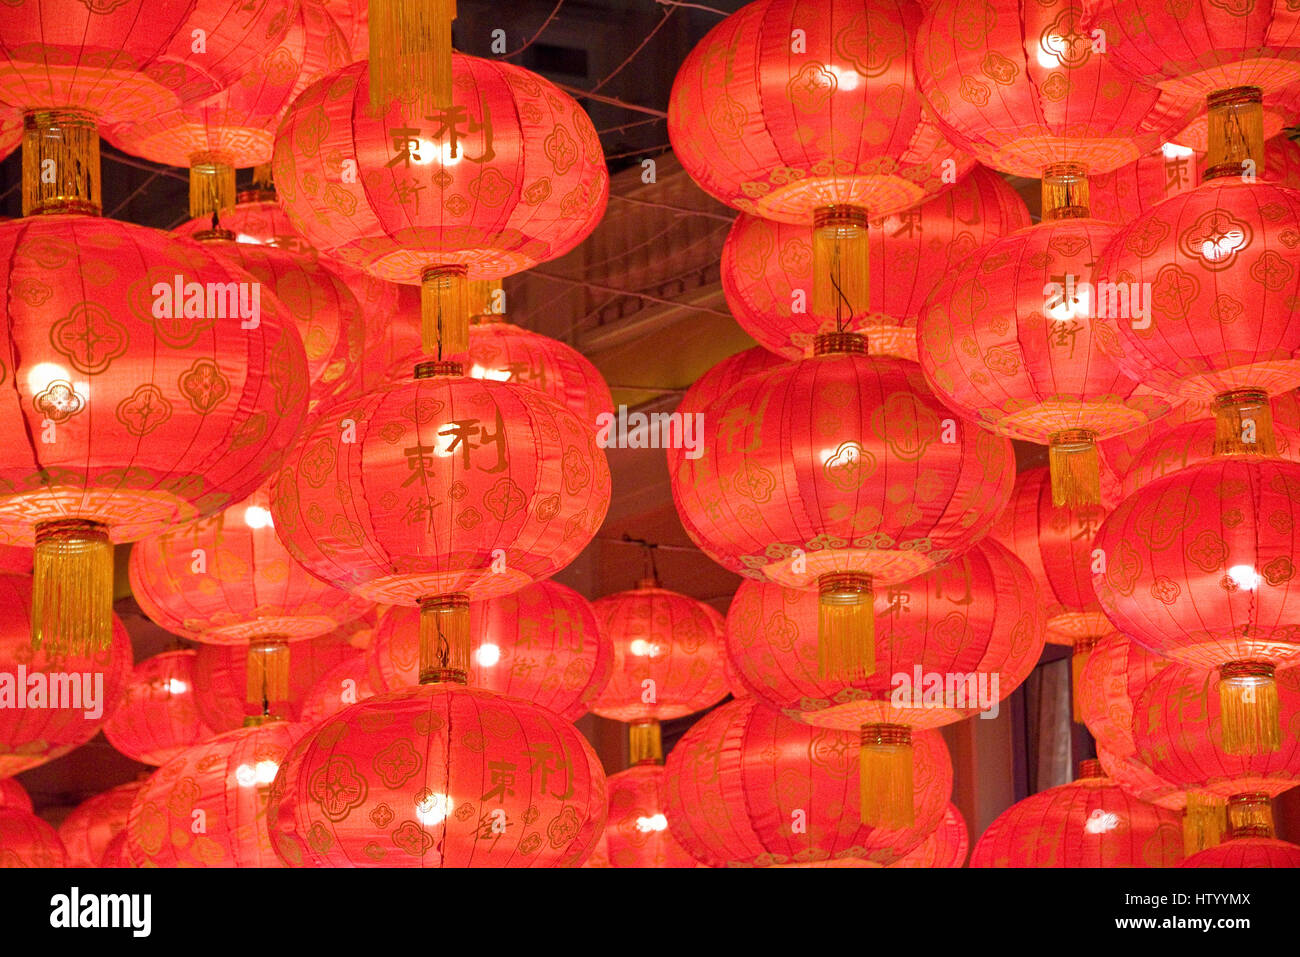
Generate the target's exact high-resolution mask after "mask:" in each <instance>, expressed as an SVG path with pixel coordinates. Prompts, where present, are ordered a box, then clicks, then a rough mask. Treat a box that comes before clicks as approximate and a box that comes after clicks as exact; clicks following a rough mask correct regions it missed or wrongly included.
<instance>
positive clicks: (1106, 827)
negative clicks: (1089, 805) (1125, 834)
mask: <svg viewBox="0 0 1300 957" xmlns="http://www.w3.org/2000/svg"><path fill="white" fill-rule="evenodd" d="M1117 827H1119V815H1118V814H1113V813H1111V812H1110V811H1103V810H1102V809H1101V808H1097V809H1095V810H1094V811H1093V812H1092V813H1091V814H1090V815H1088V820H1086V821H1084V823H1083V829H1084V830H1085V831H1087V832H1088V833H1089V834H1105V833H1106V832H1107V831H1113V830H1115V828H1117Z"/></svg>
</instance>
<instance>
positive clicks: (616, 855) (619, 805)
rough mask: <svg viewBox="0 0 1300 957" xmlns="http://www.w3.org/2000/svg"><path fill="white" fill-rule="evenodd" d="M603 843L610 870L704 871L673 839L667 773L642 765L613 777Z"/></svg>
mask: <svg viewBox="0 0 1300 957" xmlns="http://www.w3.org/2000/svg"><path fill="white" fill-rule="evenodd" d="M607 785H608V788H609V816H608V817H607V818H606V820H605V832H604V835H603V837H602V840H603V842H604V844H605V854H606V855H607V857H608V861H609V862H608V864H607V865H605V866H607V867H700V866H701V865H700V864H699V863H698V862H697V861H696V860H695V858H693V857H691V855H689V854H687V853H686V851H685V850H683V849H682V846H681V845H680V844H678V843H677V841H676V839H674V838H673V835H672V832H671V831H669V829H668V817H667V815H666V814H665V810H664V809H665V806H666V802H665V800H664V769H663V768H662V767H661V766H659V765H654V764H641V765H636V766H633V767H630V768H628V769H627V770H626V771H620V772H619V773H618V774H614V775H611V776H610V778H609V780H608V782H607Z"/></svg>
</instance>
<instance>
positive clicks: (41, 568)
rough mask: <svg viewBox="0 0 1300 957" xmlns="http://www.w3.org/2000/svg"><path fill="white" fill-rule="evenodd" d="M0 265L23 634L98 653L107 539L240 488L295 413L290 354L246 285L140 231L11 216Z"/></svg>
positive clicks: (293, 356) (209, 260)
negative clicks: (25, 600) (28, 595)
mask: <svg viewBox="0 0 1300 957" xmlns="http://www.w3.org/2000/svg"><path fill="white" fill-rule="evenodd" d="M0 257H3V262H4V271H3V275H0V286H2V287H3V289H4V290H5V299H4V302H5V306H6V315H5V322H6V323H7V328H8V329H9V335H10V338H11V340H12V342H13V346H14V350H15V351H14V355H15V356H16V357H19V361H17V363H16V367H15V368H10V369H9V373H8V374H9V376H10V377H11V378H10V380H9V381H10V382H11V383H12V386H13V388H11V389H10V390H8V391H7V392H6V395H7V397H8V398H7V400H6V403H7V404H6V405H5V406H4V407H3V408H2V409H0V443H3V444H4V445H5V447H7V448H11V449H14V450H15V454H14V455H11V456H10V457H9V458H8V459H7V460H6V461H5V462H4V467H3V468H0V538H3V539H4V540H5V541H7V542H8V543H10V544H23V545H29V546H30V545H31V544H32V543H33V542H35V543H36V556H35V559H36V561H35V568H36V571H35V594H36V599H37V601H36V615H35V620H34V622H33V627H34V630H33V637H34V639H35V640H38V641H51V642H56V643H57V644H59V645H61V646H66V647H72V648H85V647H89V646H95V645H98V646H101V647H102V646H103V645H104V644H106V643H107V641H108V634H109V620H110V615H111V611H112V573H113V562H112V547H111V546H112V543H113V542H122V541H133V540H135V539H139V538H143V537H145V536H146V535H150V534H153V533H155V532H157V531H159V530H161V529H163V528H165V527H167V526H168V525H171V524H174V523H176V522H179V521H188V520H191V519H194V518H198V517H199V516H201V515H206V514H209V513H211V512H214V511H216V510H218V509H221V508H224V507H225V506H226V505H228V504H230V503H231V502H235V501H239V500H240V499H241V498H243V497H244V496H245V495H247V494H248V493H249V492H251V491H253V489H255V488H256V487H257V485H258V484H259V483H260V482H261V480H262V479H263V478H264V477H265V476H266V475H267V473H268V472H269V471H270V470H271V469H272V468H274V467H275V465H276V464H277V462H278V460H279V457H280V454H281V452H282V450H283V449H284V448H285V446H286V445H287V444H288V443H289V442H290V441H291V440H292V438H293V436H294V435H295V433H296V432H297V430H298V427H299V424H300V423H301V420H302V416H303V414H304V411H305V403H306V394H305V393H306V382H305V378H306V377H305V371H306V366H305V360H304V358H303V349H302V343H301V342H300V341H299V339H298V335H297V333H296V332H295V331H294V330H293V328H292V327H291V325H290V322H289V319H288V317H287V315H286V313H285V311H284V309H283V308H282V307H281V306H280V305H279V303H278V302H276V301H275V300H274V298H273V297H271V296H260V295H259V294H258V292H257V284H256V283H255V282H254V281H253V280H252V279H251V277H249V276H248V274H247V273H243V272H241V271H239V270H237V269H233V268H231V267H230V266H228V265H226V264H223V263H222V262H220V261H219V260H218V259H217V258H216V257H215V256H213V255H212V254H211V253H210V252H209V251H207V250H205V249H204V248H203V247H201V246H199V245H197V244H194V243H190V242H186V241H183V240H177V239H176V238H175V237H174V236H170V235H168V234H167V233H163V232H159V231H157V230H152V229H145V228H143V227H140V226H131V225H128V224H127V223H120V222H115V221H112V220H104V219H98V218H95V217H90V216H72V215H69V216H60V215H46V216H39V217H32V218H27V219H20V220H13V221H10V222H5V223H0ZM70 274H75V275H78V276H80V277H81V281H80V282H78V283H75V284H72V283H68V282H67V276H68V275H70ZM232 288H234V289H235V290H236V291H233V292H232ZM218 300H219V301H218ZM187 303H188V304H189V305H188V306H187ZM189 306H195V307H197V308H196V309H190V308H189ZM228 306H229V307H231V311H229V312H227V311H225V310H226V309H227V307H228ZM241 307H247V309H242V308H241ZM210 309H211V311H209V310H210ZM196 311H197V312H198V313H199V315H195V312H196ZM245 312H247V314H248V317H249V318H248V319H247V320H243V319H240V318H238V317H239V316H240V315H243V314H244V313H245ZM222 316H225V317H226V318H222ZM244 326H247V327H248V328H243V327H244ZM38 435H39V436H42V437H43V439H44V441H41V442H34V441H32V437H33V436H38ZM19 449H22V450H26V451H25V452H24V453H23V454H18V453H17V450H19ZM37 449H39V452H38V451H36V450H37Z"/></svg>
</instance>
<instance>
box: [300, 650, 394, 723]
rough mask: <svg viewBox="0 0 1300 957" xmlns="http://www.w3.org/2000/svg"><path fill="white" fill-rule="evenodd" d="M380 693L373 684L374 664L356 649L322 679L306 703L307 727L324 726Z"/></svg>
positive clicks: (309, 693) (305, 716) (313, 686)
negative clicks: (323, 724) (325, 721)
mask: <svg viewBox="0 0 1300 957" xmlns="http://www.w3.org/2000/svg"><path fill="white" fill-rule="evenodd" d="M377 693H378V689H377V688H375V686H374V685H373V684H371V682H370V663H369V659H368V656H367V655H366V653H365V652H364V651H361V650H359V649H358V650H356V652H355V653H354V654H352V655H349V656H348V658H347V659H346V660H344V661H341V662H339V663H338V664H337V665H335V666H334V667H333V668H331V669H330V670H329V671H327V672H325V674H323V675H321V676H320V680H318V681H317V682H316V683H315V684H314V685H312V686H311V690H310V691H308V692H307V697H306V699H305V700H304V701H303V703H302V722H303V724H310V725H316V724H320V723H321V722H322V721H324V720H325V719H326V718H330V717H333V716H334V715H336V714H338V713H339V712H340V711H342V710H343V709H344V708H347V707H349V706H351V705H354V704H356V703H357V702H358V701H365V700H366V699H367V698H373V697H374V696H375V694H377Z"/></svg>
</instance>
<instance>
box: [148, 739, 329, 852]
mask: <svg viewBox="0 0 1300 957" xmlns="http://www.w3.org/2000/svg"><path fill="white" fill-rule="evenodd" d="M304 730H305V728H304V726H302V725H294V724H287V723H285V722H283V721H277V720H271V721H265V722H261V723H258V724H254V725H252V726H250V727H245V728H240V729H239V730H237V731H229V732H227V733H225V734H220V735H218V736H217V737H215V738H213V739H211V740H210V741H206V742H204V743H203V744H199V745H196V746H195V747H193V748H190V749H189V750H187V751H183V752H181V753H180V754H179V755H177V756H176V757H174V758H172V759H171V760H170V761H168V762H167V763H166V764H164V765H163V766H162V767H160V768H159V769H158V770H157V771H155V772H154V773H153V774H152V775H151V776H150V777H149V779H148V780H147V781H146V782H145V783H144V786H143V787H142V788H141V789H140V793H139V794H137V795H136V798H135V802H134V804H132V806H131V814H130V817H129V819H128V822H127V826H126V835H127V837H126V857H127V860H128V861H129V862H130V863H131V864H132V866H135V867H149V866H153V867H280V866H282V865H281V864H280V861H279V859H278V858H277V857H276V856H275V853H274V851H273V850H272V848H271V841H270V836H269V834H268V833H267V825H268V818H267V807H268V805H267V793H268V790H267V789H268V788H269V787H270V785H271V782H272V781H273V780H274V779H275V776H276V772H277V771H278V770H279V768H280V765H281V764H283V763H284V760H285V756H286V754H287V753H288V751H289V747H290V745H292V744H293V743H294V741H295V740H297V738H298V736H299V735H301V734H302V733H303V731H304ZM198 819H201V820H202V821H203V824H204V828H205V830H203V831H202V832H199V833H196V832H195V830H194V828H193V825H194V822H195V821H196V820H198Z"/></svg>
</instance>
